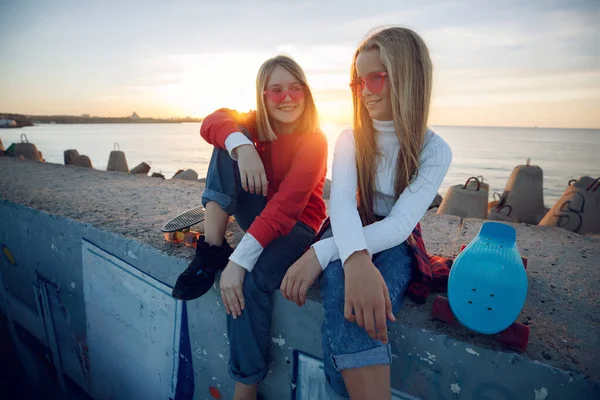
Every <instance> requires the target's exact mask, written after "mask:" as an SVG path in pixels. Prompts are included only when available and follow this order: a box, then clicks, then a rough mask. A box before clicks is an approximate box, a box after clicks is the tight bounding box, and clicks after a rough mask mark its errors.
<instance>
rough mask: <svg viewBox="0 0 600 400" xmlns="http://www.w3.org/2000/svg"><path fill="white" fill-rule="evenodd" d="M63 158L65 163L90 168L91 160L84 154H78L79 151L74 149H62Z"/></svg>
mask: <svg viewBox="0 0 600 400" xmlns="http://www.w3.org/2000/svg"><path fill="white" fill-rule="evenodd" d="M64 160H65V165H75V166H78V167H85V168H92V161H91V160H90V158H89V157H88V156H85V155H80V154H79V152H78V151H77V150H74V149H70V150H65V151H64Z"/></svg>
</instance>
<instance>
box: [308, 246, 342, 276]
mask: <svg viewBox="0 0 600 400" xmlns="http://www.w3.org/2000/svg"><path fill="white" fill-rule="evenodd" d="M311 247H312V248H313V249H315V253H316V254H317V260H319V264H321V270H323V271H325V268H327V266H328V265H329V263H330V262H332V261H335V260H337V259H338V258H339V255H338V249H337V246H336V245H335V241H334V240H333V238H327V239H323V240H319V241H318V242H317V243H315V244H313V245H312V246H311Z"/></svg>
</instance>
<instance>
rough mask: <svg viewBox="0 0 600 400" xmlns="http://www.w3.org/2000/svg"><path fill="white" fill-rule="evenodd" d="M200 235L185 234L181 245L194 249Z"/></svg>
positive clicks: (192, 232) (191, 232) (194, 233)
mask: <svg viewBox="0 0 600 400" xmlns="http://www.w3.org/2000/svg"><path fill="white" fill-rule="evenodd" d="M199 237H200V234H199V233H198V232H194V231H190V232H186V233H185V237H184V239H183V244H185V245H186V246H188V247H193V248H196V243H198V238H199Z"/></svg>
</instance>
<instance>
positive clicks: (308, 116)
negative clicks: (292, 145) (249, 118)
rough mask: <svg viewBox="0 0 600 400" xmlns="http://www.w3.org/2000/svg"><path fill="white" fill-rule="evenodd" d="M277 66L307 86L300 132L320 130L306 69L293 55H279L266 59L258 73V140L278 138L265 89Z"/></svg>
mask: <svg viewBox="0 0 600 400" xmlns="http://www.w3.org/2000/svg"><path fill="white" fill-rule="evenodd" d="M277 66H282V67H283V68H285V69H286V70H288V71H289V72H290V73H291V74H292V75H294V77H295V78H296V79H298V81H299V82H300V83H301V84H302V85H303V86H304V87H305V90H306V91H305V96H304V112H303V113H302V115H301V116H300V120H299V123H298V130H299V131H300V132H315V133H316V132H320V130H321V129H320V124H319V116H318V114H317V107H316V106H315V101H314V99H313V96H312V93H311V91H310V87H309V86H308V81H307V79H306V75H305V74H304V70H302V68H301V67H300V65H299V64H298V63H297V62H296V61H294V59H292V58H291V57H288V56H284V55H279V56H276V57H273V58H270V59H268V60H267V61H265V62H264V63H263V64H262V65H261V66H260V69H259V70H258V74H257V75H256V128H257V131H258V140H260V141H273V140H275V139H277V136H276V135H275V132H274V131H273V128H272V127H271V123H270V122H269V114H268V113H267V105H266V104H265V96H264V91H265V89H266V87H267V82H268V81H269V77H270V76H271V74H272V73H273V71H274V70H275V68H276V67H277Z"/></svg>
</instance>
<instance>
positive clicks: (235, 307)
mask: <svg viewBox="0 0 600 400" xmlns="http://www.w3.org/2000/svg"><path fill="white" fill-rule="evenodd" d="M245 277H246V270H245V269H244V268H242V267H240V266H239V265H237V264H236V263H234V262H233V261H229V263H228V264H227V267H225V269H224V270H223V273H222V274H221V281H220V288H221V299H222V300H223V305H225V311H226V312H227V314H232V315H233V319H236V318H237V317H238V316H240V315H242V310H243V309H244V306H245V304H244V291H243V288H244V278H245Z"/></svg>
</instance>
